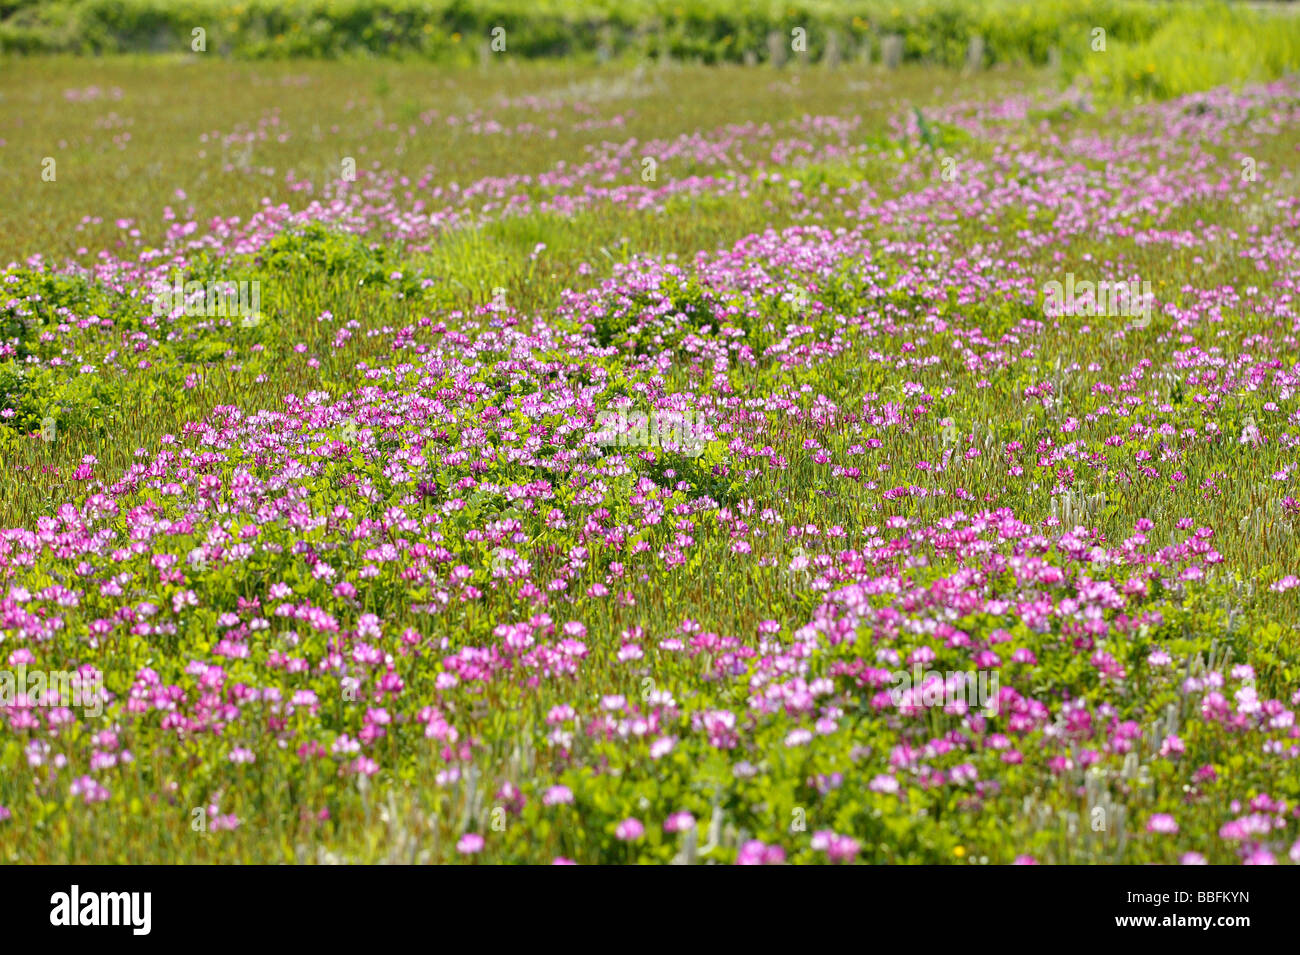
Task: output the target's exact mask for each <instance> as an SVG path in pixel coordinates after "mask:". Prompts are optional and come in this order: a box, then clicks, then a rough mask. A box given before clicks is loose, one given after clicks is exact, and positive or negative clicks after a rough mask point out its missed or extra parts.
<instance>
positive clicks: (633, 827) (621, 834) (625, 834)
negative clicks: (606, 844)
mask: <svg viewBox="0 0 1300 955" xmlns="http://www.w3.org/2000/svg"><path fill="white" fill-rule="evenodd" d="M614 835H615V836H616V837H617V838H619V839H621V840H623V841H624V842H635V841H636V840H637V839H640V838H641V837H642V836H643V835H645V826H643V825H642V824H641V820H639V819H624V820H623V821H622V822H620V823H619V824H618V828H616V829H615V830H614Z"/></svg>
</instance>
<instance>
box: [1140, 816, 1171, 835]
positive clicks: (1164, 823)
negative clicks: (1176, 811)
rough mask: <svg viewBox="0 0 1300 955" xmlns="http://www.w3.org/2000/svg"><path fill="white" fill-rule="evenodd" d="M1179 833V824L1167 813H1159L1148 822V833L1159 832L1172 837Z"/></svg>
mask: <svg viewBox="0 0 1300 955" xmlns="http://www.w3.org/2000/svg"><path fill="white" fill-rule="evenodd" d="M1177 831H1178V823H1177V822H1176V821H1175V820H1174V817H1173V816H1171V815H1169V814H1168V813H1167V812H1158V813H1156V814H1155V815H1154V816H1152V817H1151V818H1150V819H1148V820H1147V832H1159V833H1163V834H1166V835H1172V834H1174V833H1175V832H1177Z"/></svg>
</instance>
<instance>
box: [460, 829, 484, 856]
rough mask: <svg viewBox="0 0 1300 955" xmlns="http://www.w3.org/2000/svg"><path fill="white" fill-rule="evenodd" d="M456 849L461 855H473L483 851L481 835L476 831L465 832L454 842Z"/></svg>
mask: <svg viewBox="0 0 1300 955" xmlns="http://www.w3.org/2000/svg"><path fill="white" fill-rule="evenodd" d="M456 851H457V852H459V853H460V854H461V855H466V856H468V855H473V854H474V853H476V852H482V851H483V837H482V836H480V835H479V834H478V833H477V832H467V833H465V834H464V835H463V836H461V837H460V841H459V842H457V843H456Z"/></svg>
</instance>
